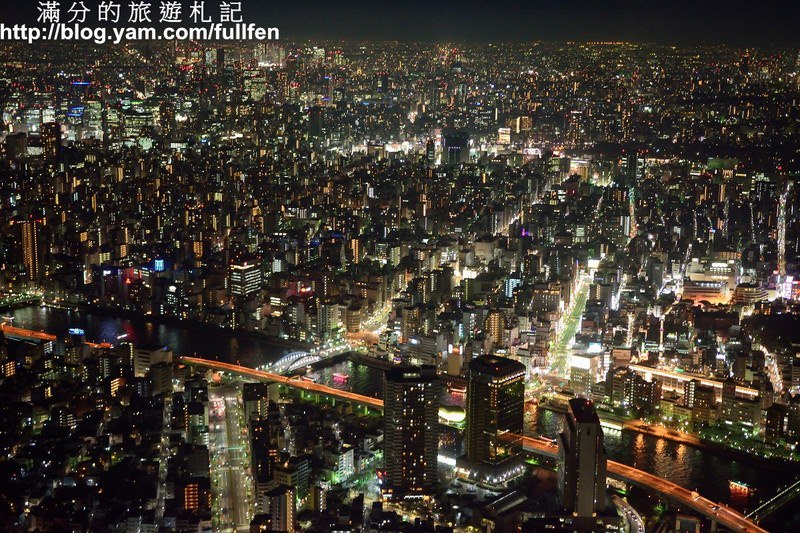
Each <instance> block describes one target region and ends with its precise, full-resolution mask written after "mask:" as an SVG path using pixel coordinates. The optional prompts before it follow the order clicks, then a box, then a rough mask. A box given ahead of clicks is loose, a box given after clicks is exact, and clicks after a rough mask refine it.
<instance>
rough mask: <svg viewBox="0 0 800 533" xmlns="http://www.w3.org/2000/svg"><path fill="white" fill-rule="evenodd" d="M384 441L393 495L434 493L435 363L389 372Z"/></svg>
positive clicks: (388, 486)
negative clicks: (433, 364)
mask: <svg viewBox="0 0 800 533" xmlns="http://www.w3.org/2000/svg"><path fill="white" fill-rule="evenodd" d="M383 398H384V414H383V425H384V433H383V442H384V453H383V457H384V463H385V469H386V481H385V485H384V493H385V494H386V495H387V496H391V497H402V496H417V495H425V494H431V492H432V491H433V490H434V489H435V488H436V482H437V473H436V467H437V455H438V451H439V418H438V416H439V379H438V377H437V376H436V368H435V367H433V366H427V365H425V366H421V367H413V366H412V367H397V368H391V369H389V370H387V371H386V380H385V385H384V395H383Z"/></svg>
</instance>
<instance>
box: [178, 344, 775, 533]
mask: <svg viewBox="0 0 800 533" xmlns="http://www.w3.org/2000/svg"><path fill="white" fill-rule="evenodd" d="M180 360H181V361H182V362H184V363H186V364H189V365H196V366H204V367H207V368H211V369H214V370H222V371H225V372H231V373H234V374H238V375H241V376H245V377H250V378H254V379H261V380H266V381H274V382H277V383H282V384H284V385H286V386H288V387H293V388H297V389H301V390H305V391H308V392H313V393H318V394H322V395H325V396H330V397H333V398H338V399H341V400H345V401H348V402H353V403H356V404H359V405H366V406H369V407H373V408H375V409H380V410H381V411H382V410H383V400H379V399H378V398H372V397H370V396H364V395H361V394H355V393H352V392H347V391H343V390H339V389H334V388H333V387H328V386H325V385H321V384H319V383H314V382H311V381H306V380H303V379H300V378H296V377H294V378H289V377H286V376H282V375H280V374H273V373H270V372H264V371H263V370H255V369H252V368H248V367H244V366H239V365H234V364H230V363H223V362H221V361H212V360H208V359H199V358H196V357H181V358H180ZM510 437H511V438H518V437H519V436H517V435H510ZM521 439H522V445H523V448H524V449H525V450H526V451H528V452H530V453H534V454H537V455H541V456H545V457H550V458H557V457H558V447H557V446H556V445H555V444H554V443H553V442H551V441H548V440H546V439H542V438H538V437H521ZM608 475H609V477H613V478H615V479H619V480H622V481H625V482H627V483H631V484H633V485H637V486H639V487H642V488H644V489H646V490H648V491H649V492H652V493H654V494H657V495H659V496H660V497H663V498H664V499H666V500H669V501H672V502H675V503H677V504H679V505H681V506H682V507H686V508H689V509H692V510H694V511H696V512H697V513H699V514H701V515H703V516H705V517H706V518H708V519H710V520H712V521H714V522H717V523H719V524H721V525H723V526H724V527H726V528H728V529H730V530H732V531H740V532H748V533H749V532H752V533H767V530H765V529H762V528H760V527H759V526H757V525H756V524H755V523H753V521H751V520H750V519H748V518H747V517H745V516H744V515H742V514H741V513H739V512H738V511H736V510H734V509H731V508H730V507H727V506H725V505H723V504H717V503H715V502H713V501H711V500H709V499H707V498H703V497H702V496H700V495H698V494H697V493H693V492H692V491H690V490H687V489H685V488H683V487H681V486H679V485H676V484H675V483H672V482H670V481H667V480H665V479H663V478H660V477H658V476H655V475H653V474H649V473H647V472H643V471H642V470H639V469H637V468H634V467H632V466H628V465H624V464H622V463H618V462H616V461H608Z"/></svg>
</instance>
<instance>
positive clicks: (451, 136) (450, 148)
mask: <svg viewBox="0 0 800 533" xmlns="http://www.w3.org/2000/svg"><path fill="white" fill-rule="evenodd" d="M443 144H444V146H443V154H442V163H444V164H447V165H460V164H461V163H468V162H469V134H468V133H467V132H465V131H456V132H451V133H447V134H445V135H444V139H443Z"/></svg>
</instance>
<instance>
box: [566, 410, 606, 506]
mask: <svg viewBox="0 0 800 533" xmlns="http://www.w3.org/2000/svg"><path fill="white" fill-rule="evenodd" d="M564 418H565V423H564V431H563V432H562V433H561V434H560V435H559V440H558V462H559V469H558V495H559V497H560V499H561V504H562V505H563V506H564V508H565V509H566V510H567V511H569V512H570V513H571V514H572V515H573V516H576V517H593V516H596V515H597V513H602V512H603V511H604V510H605V508H606V452H605V448H604V447H603V430H602V429H601V428H600V419H599V418H598V416H597V411H596V410H595V407H594V403H592V401H591V400H588V399H586V398H574V399H572V400H570V401H569V407H568V409H567V412H566V413H565V415H564Z"/></svg>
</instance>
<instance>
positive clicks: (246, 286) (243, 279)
mask: <svg viewBox="0 0 800 533" xmlns="http://www.w3.org/2000/svg"><path fill="white" fill-rule="evenodd" d="M229 275H230V288H231V294H232V295H233V296H242V297H246V296H250V295H251V294H254V293H256V292H258V291H259V290H260V289H261V267H259V265H258V264H256V263H255V262H253V261H244V262H242V263H238V264H237V263H234V264H232V265H231V266H230V271H229Z"/></svg>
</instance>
